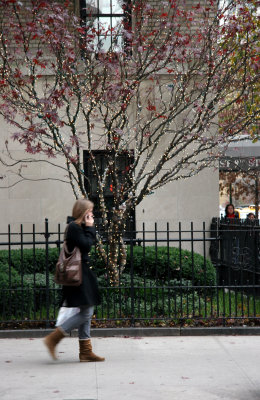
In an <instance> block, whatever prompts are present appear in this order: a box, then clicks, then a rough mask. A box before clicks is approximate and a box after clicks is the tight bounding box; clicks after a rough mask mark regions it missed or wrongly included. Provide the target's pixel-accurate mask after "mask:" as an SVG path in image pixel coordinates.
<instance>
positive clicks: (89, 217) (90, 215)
mask: <svg viewBox="0 0 260 400" xmlns="http://www.w3.org/2000/svg"><path fill="white" fill-rule="evenodd" d="M85 225H86V226H93V225H94V216H93V213H92V212H87V214H86V215H85Z"/></svg>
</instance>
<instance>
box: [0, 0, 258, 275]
mask: <svg viewBox="0 0 260 400" xmlns="http://www.w3.org/2000/svg"><path fill="white" fill-rule="evenodd" d="M87 3H89V2H87ZM236 3H237V4H239V6H240V13H242V12H245V13H247V18H246V26H244V25H243V21H242V20H239V22H237V21H236V18H235V14H234V12H233V11H232V1H231V2H229V4H228V5H227V6H225V5H223V7H222V8H218V2H217V1H214V0H208V1H206V2H205V4H206V5H202V4H201V3H199V2H195V1H187V2H185V1H183V0H182V1H178V0H168V1H164V2H158V6H157V7H155V4H156V2H155V1H153V2H151V3H150V2H149V1H147V2H143V1H141V0H140V1H139V0H136V1H132V2H129V1H126V2H124V1H123V0H122V8H123V9H124V12H125V16H126V17H125V18H123V19H121V20H120V21H119V23H118V24H117V25H116V26H113V27H110V26H102V24H98V23H97V21H96V20H95V16H94V14H93V10H92V9H91V7H89V8H88V7H87V8H86V14H87V16H88V17H89V18H88V17H87V18H86V21H85V22H84V23H83V22H82V20H80V19H79V18H78V17H77V16H76V15H73V14H72V12H71V7H70V2H69V1H68V2H66V3H65V4H60V3H55V2H52V1H40V0H26V2H25V3H22V2H21V1H17V0H0V16H1V20H0V41H1V45H0V61H1V65H0V74H1V77H0V78H1V79H0V86H1V93H0V114H1V115H2V116H3V117H4V119H5V120H6V121H7V122H8V123H9V124H11V125H12V126H13V131H14V133H13V136H12V139H13V140H16V141H19V143H21V146H23V147H24V149H25V151H26V152H27V153H29V154H31V155H34V154H42V155H45V156H46V160H45V162H50V163H51V164H52V165H53V166H55V165H56V166H57V168H64V181H67V182H68V183H69V184H70V185H71V187H72V190H73V192H74V195H75V197H76V198H78V197H81V196H86V197H88V196H89V195H90V192H89V189H88V185H85V184H84V180H85V179H86V180H87V179H88V176H85V171H84V167H83V160H82V151H83V149H84V150H87V151H88V155H89V162H90V163H91V168H92V171H93V173H94V175H95V177H96V182H97V193H98V203H99V204H98V206H99V210H100V212H101V213H102V217H103V223H104V227H105V229H106V230H107V231H108V241H109V251H108V260H107V265H108V270H109V274H110V279H111V281H112V282H115V281H117V280H118V274H119V271H120V270H122V269H123V267H124V265H125V262H126V249H125V246H124V242H123V230H124V224H125V221H126V220H127V218H128V216H129V213H130V211H131V209H132V208H133V207H135V206H137V205H138V204H140V202H141V201H142V200H143V198H144V197H145V196H146V195H148V194H149V193H151V192H152V191H154V190H156V189H158V188H160V187H162V186H163V185H166V184H167V183H169V182H171V181H173V180H178V179H183V178H188V177H191V176H193V175H195V174H197V173H198V172H199V171H201V170H202V169H204V168H206V167H208V166H209V165H211V164H212V162H213V161H214V160H215V159H216V157H217V156H218V148H217V146H218V144H225V143H228V142H229V140H230V139H231V138H233V137H234V136H235V135H237V134H238V133H241V132H243V130H244V129H249V127H250V126H251V125H252V124H254V122H255V118H256V116H257V113H258V110H257V109H255V108H253V109H252V110H251V112H250V117H249V116H248V115H246V116H245V115H241V114H240V113H237V114H235V115H233V116H232V119H227V120H226V122H225V124H224V125H223V124H222V125H221V130H219V120H218V116H219V115H220V113H222V114H223V112H224V111H225V110H226V109H228V108H229V107H230V106H231V105H232V104H233V103H234V102H237V101H238V100H239V99H241V98H243V96H245V95H246V94H247V93H248V92H250V90H251V87H252V86H253V85H254V84H255V79H256V76H255V75H254V76H252V75H251V73H250V68H248V65H249V64H250V65H251V64H252V62H253V63H257V62H258V61H257V60H255V46H256V45H257V43H256V38H255V37H254V36H252V37H251V36H250V35H249V36H248V38H247V40H246V41H238V40H231V39H232V38H235V37H237V36H238V35H239V32H240V31H241V29H242V30H243V29H246V30H250V29H254V26H253V25H254V20H253V19H250V12H249V11H246V7H245V4H244V1H242V0H237V1H236ZM228 11H230V12H228ZM108 36H109V38H111V44H110V46H109V48H105V47H104V46H103V42H102V40H103V41H105V39H106V38H107V37H108ZM238 50H239V51H240V52H242V54H243V56H242V57H237V58H235V57H234V53H235V52H236V51H238ZM253 58H254V60H253ZM241 70H243V74H242V75H241V80H240V82H239V84H238V82H237V79H236V77H237V73H238V71H241ZM234 79H236V82H235V84H236V93H235V94H234V93H233V95H232V96H229V94H230V91H231V90H232V85H231V83H232V82H233V81H234ZM227 99H228V100H227ZM99 149H103V150H106V168H105V169H104V170H103V171H102V173H101V172H100V169H99V166H98V163H97V158H96V150H99ZM9 154H10V153H9ZM122 154H124V155H126V154H127V155H128V156H129V157H128V159H129V162H128V163H127V165H126V168H125V171H120V170H119V167H118V165H119V159H120V157H122ZM10 156H11V154H10ZM60 158H62V159H63V160H64V162H65V163H64V165H65V166H62V165H61V164H60V163H59V162H58V161H57V160H58V159H60ZM29 161H30V162H33V158H31V159H30V160H28V162H29ZM19 162H22V163H25V160H13V165H14V164H16V163H18V164H19ZM18 175H19V178H18V181H20V180H23V179H24V176H23V175H22V172H21V169H20V170H19V174H18ZM107 188H108V190H109V191H110V193H111V194H112V196H113V209H112V210H110V211H111V213H112V217H111V218H110V219H109V218H108V217H107V215H108V211H109V210H108V207H107V205H106V202H105V191H106V190H107Z"/></svg>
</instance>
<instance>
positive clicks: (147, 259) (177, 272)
mask: <svg viewBox="0 0 260 400" xmlns="http://www.w3.org/2000/svg"><path fill="white" fill-rule="evenodd" d="M93 253H94V252H93ZM180 254H181V256H180ZM93 255H94V254H93ZM93 260H94V262H93V264H94V270H95V272H96V273H97V275H103V274H104V273H105V266H104V261H103V260H101V259H100V258H99V257H96V258H95V257H93ZM130 270H131V260H130V247H129V246H128V247H127V261H126V267H125V271H124V272H123V274H122V277H123V275H124V274H125V273H130ZM133 271H134V275H135V276H136V275H137V276H142V277H146V278H149V279H155V280H159V281H160V282H161V281H162V282H165V283H168V282H169V281H170V280H173V279H177V280H178V281H179V280H180V279H181V278H182V279H184V280H185V279H186V280H191V281H192V282H193V283H194V285H195V286H196V285H209V286H211V285H215V284H216V270H215V267H214V266H213V264H212V263H211V261H210V260H208V259H206V260H205V265H204V257H203V256H202V255H200V254H198V253H193V262H192V253H191V252H190V251H188V250H182V251H181V253H180V251H179V249H177V248H175V247H172V248H170V249H169V256H168V249H167V247H158V248H157V251H156V249H155V247H154V246H147V247H145V248H143V247H140V246H134V248H133Z"/></svg>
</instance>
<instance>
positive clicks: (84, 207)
mask: <svg viewBox="0 0 260 400" xmlns="http://www.w3.org/2000/svg"><path fill="white" fill-rule="evenodd" d="M93 208H94V203H92V201H90V200H87V199H79V200H76V201H75V203H74V206H73V209H72V217H73V218H74V219H75V222H76V224H79V225H80V224H82V222H84V217H85V215H86V212H87V211H92V210H93Z"/></svg>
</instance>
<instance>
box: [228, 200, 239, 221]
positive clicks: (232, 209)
mask: <svg viewBox="0 0 260 400" xmlns="http://www.w3.org/2000/svg"><path fill="white" fill-rule="evenodd" d="M224 219H225V220H226V221H229V220H230V219H239V215H238V212H237V211H235V207H234V205H233V204H231V203H229V204H227V205H226V208H225V217H224Z"/></svg>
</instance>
